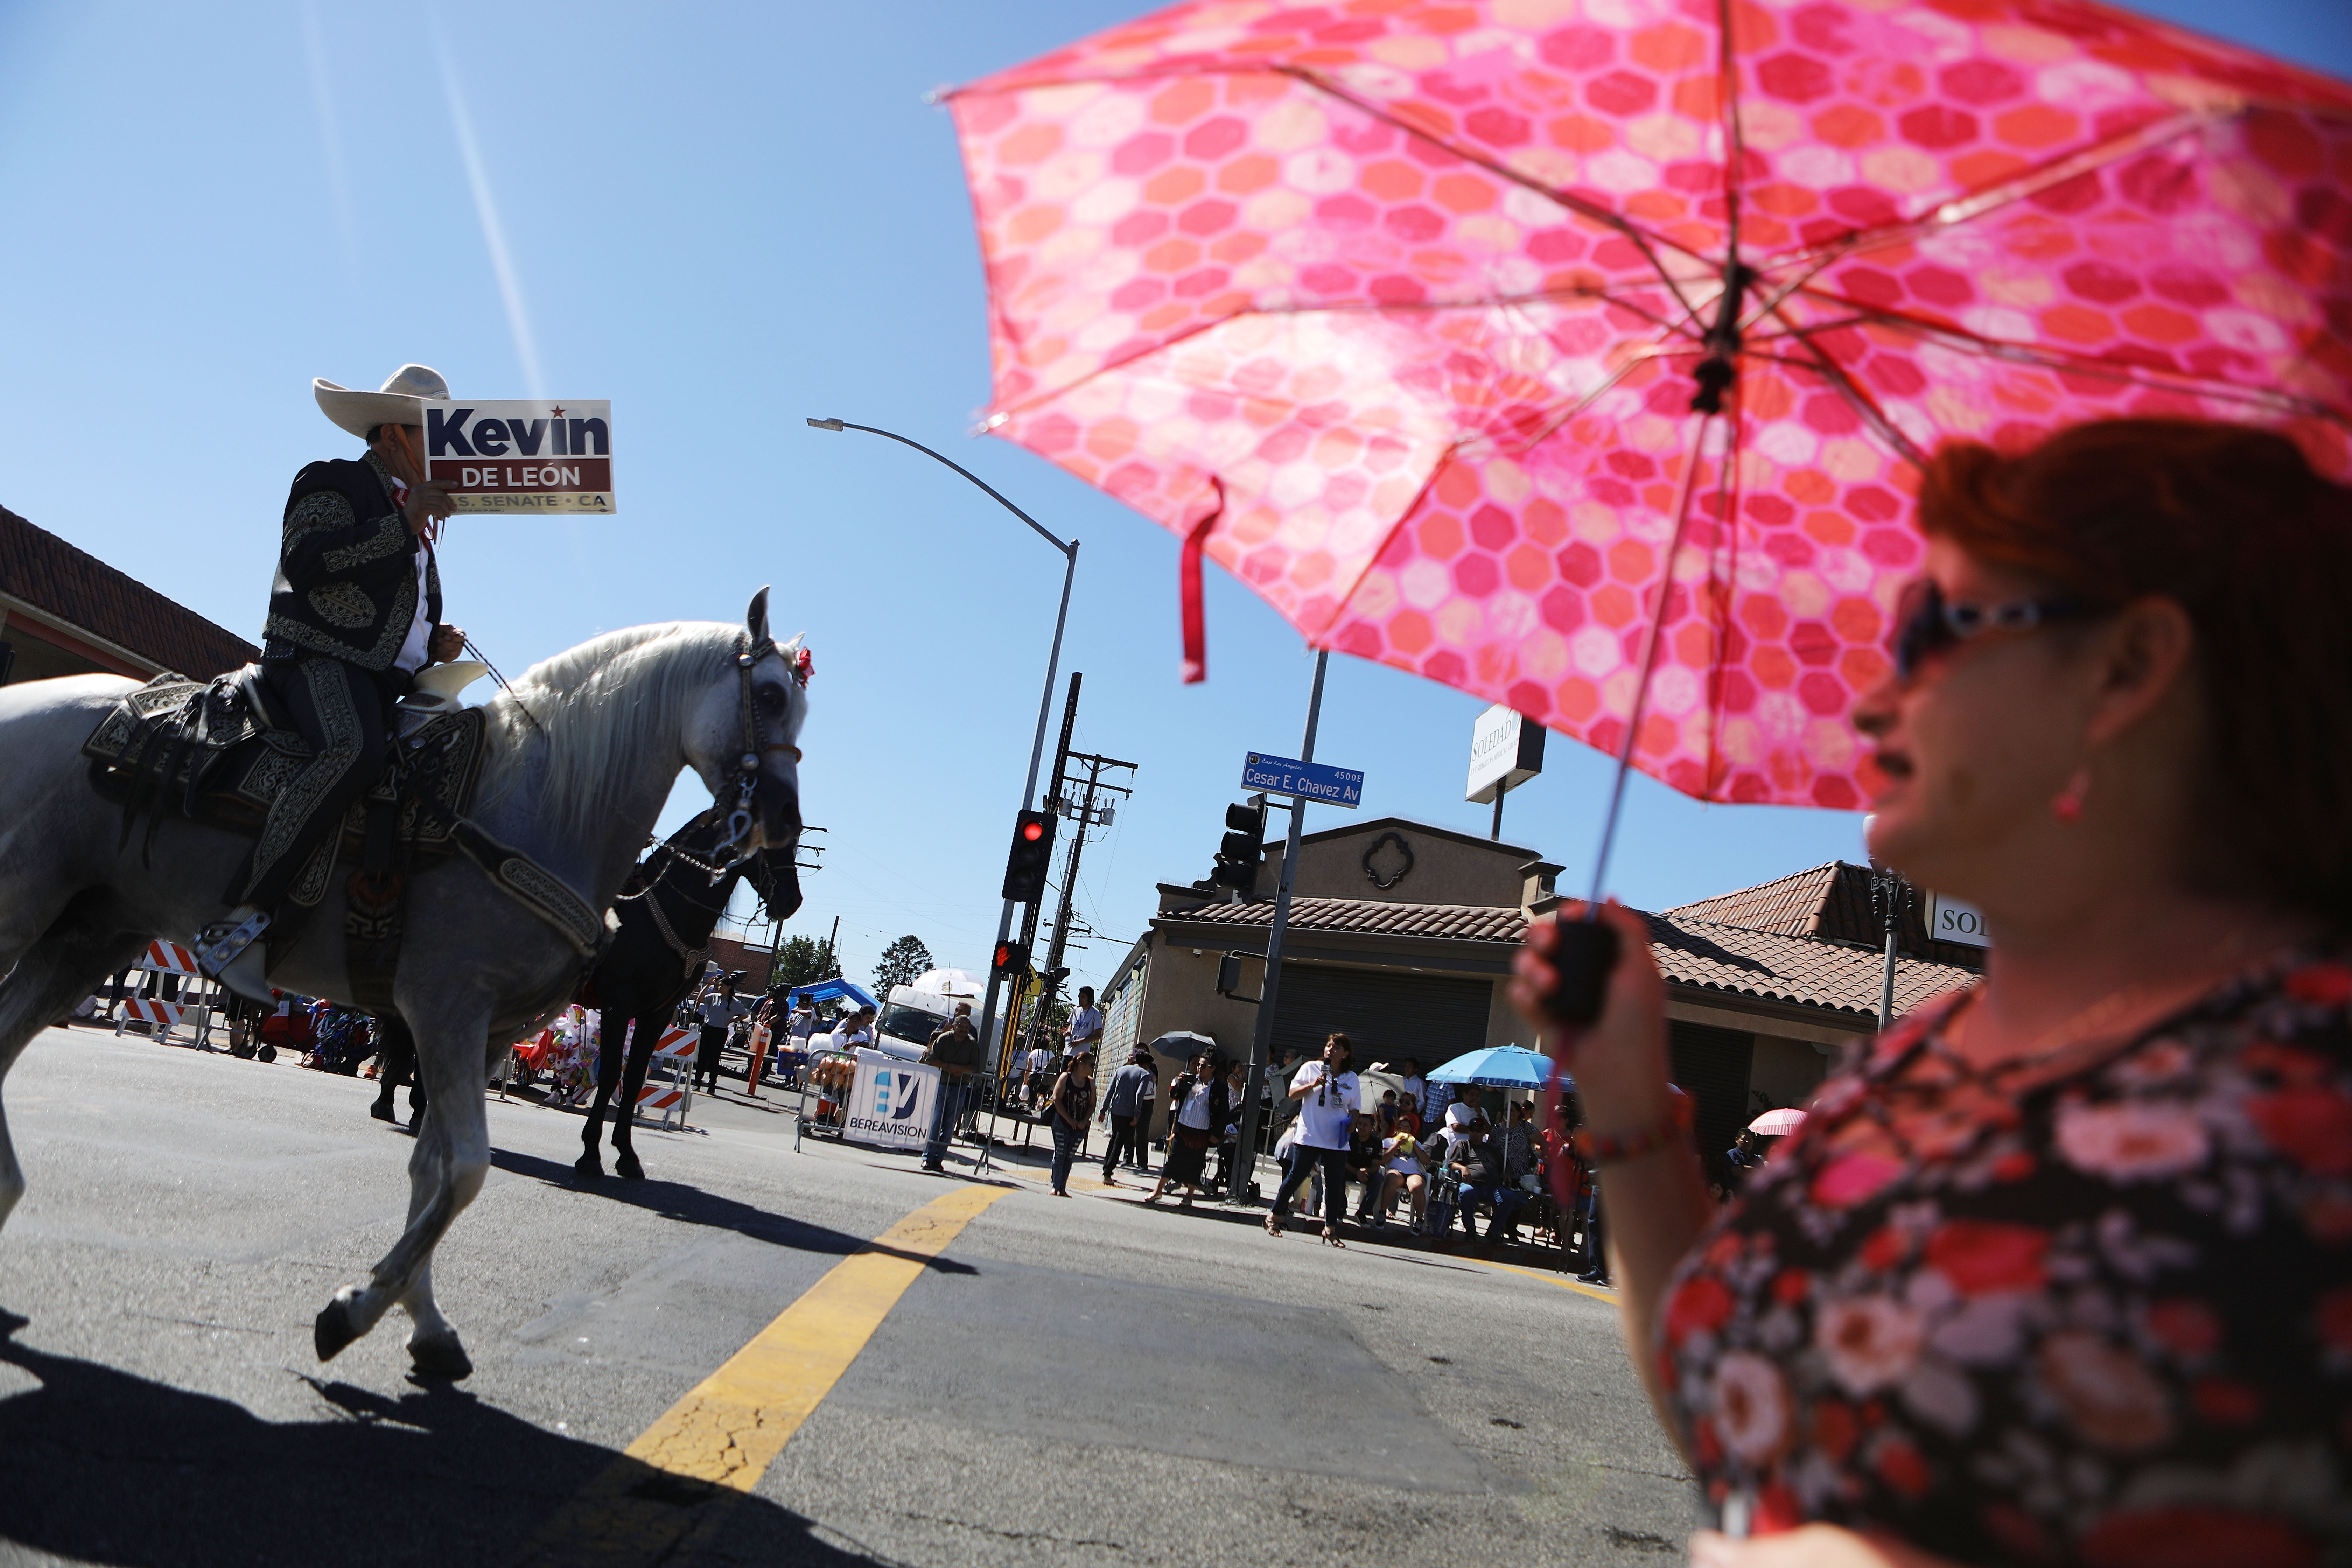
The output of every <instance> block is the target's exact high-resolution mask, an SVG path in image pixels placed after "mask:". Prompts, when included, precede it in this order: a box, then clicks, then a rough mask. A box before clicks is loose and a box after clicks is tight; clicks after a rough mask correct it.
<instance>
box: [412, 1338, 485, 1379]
mask: <svg viewBox="0 0 2352 1568" xmlns="http://www.w3.org/2000/svg"><path fill="white" fill-rule="evenodd" d="M408 1363H409V1365H410V1366H412V1367H414V1368H415V1371H416V1374H417V1375H418V1376H419V1377H447V1378H459V1377H471V1376H473V1375H474V1363H473V1359H472V1358H471V1357H469V1356H468V1355H467V1354H466V1347H465V1346H463V1345H461V1344H459V1343H458V1342H457V1335H455V1334H451V1335H450V1336H449V1337H448V1338H447V1339H446V1340H440V1339H436V1340H411V1341H410V1342H408Z"/></svg>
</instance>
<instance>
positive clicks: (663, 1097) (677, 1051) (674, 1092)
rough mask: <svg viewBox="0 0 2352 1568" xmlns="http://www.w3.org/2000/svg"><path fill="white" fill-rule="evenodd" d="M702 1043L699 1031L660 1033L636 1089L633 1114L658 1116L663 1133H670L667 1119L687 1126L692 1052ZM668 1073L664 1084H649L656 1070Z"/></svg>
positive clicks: (690, 1096) (668, 1031)
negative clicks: (674, 1117) (644, 1080)
mask: <svg viewBox="0 0 2352 1568" xmlns="http://www.w3.org/2000/svg"><path fill="white" fill-rule="evenodd" d="M701 1043H702V1033H701V1031H700V1030H698V1029H686V1028H670V1029H665V1030H663V1031H662V1037H661V1038H660V1039H658V1040H656V1041H655V1042H654V1054H653V1058H652V1059H651V1061H649V1062H648V1063H647V1064H646V1073H647V1080H646V1083H645V1084H644V1085H643V1086H642V1087H641V1088H639V1089H638V1090H637V1103H636V1105H635V1107H634V1108H633V1114H635V1115H638V1116H651V1115H656V1114H658V1115H659V1116H660V1117H661V1126H662V1131H665V1132H667V1131H669V1119H670V1118H671V1117H672V1116H676V1117H677V1124H678V1125H679V1126H680V1127H684V1126H685V1125H686V1113H687V1111H688V1110H690V1109H692V1107H693V1105H694V1079H693V1077H692V1075H693V1072H694V1053H695V1051H696V1049H697V1048H698V1047H699V1046H700V1045H701ZM657 1067H658V1068H667V1069H668V1071H669V1080H668V1081H667V1083H656V1082H654V1081H652V1078H651V1074H652V1071H653V1069H654V1068H657Z"/></svg>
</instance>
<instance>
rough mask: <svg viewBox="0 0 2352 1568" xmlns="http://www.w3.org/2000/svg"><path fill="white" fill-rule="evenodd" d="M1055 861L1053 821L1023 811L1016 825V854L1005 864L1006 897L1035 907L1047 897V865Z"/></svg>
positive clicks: (1042, 813) (1033, 812) (1034, 813)
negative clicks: (1035, 904)
mask: <svg viewBox="0 0 2352 1568" xmlns="http://www.w3.org/2000/svg"><path fill="white" fill-rule="evenodd" d="M1053 858H1054V819H1053V818H1052V817H1050V816H1046V815H1045V813H1044V812H1042V811H1024V812H1023V813H1022V814H1021V815H1020V816H1019V817H1018V818H1017V819H1015V821H1014V822H1013V853H1012V854H1011V855H1010V856H1009V857H1007V858H1006V859H1005V862H1004V897H1006V898H1007V899H1010V900H1012V901H1013V902H1014V903H1016V904H1034V903H1037V902H1039V901H1040V900H1043V899H1044V898H1045V868H1046V863H1047V862H1048V861H1050V860H1052V859H1053Z"/></svg>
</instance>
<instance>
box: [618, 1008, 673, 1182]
mask: <svg viewBox="0 0 2352 1568" xmlns="http://www.w3.org/2000/svg"><path fill="white" fill-rule="evenodd" d="M661 1033H662V1021H661V1020H660V1019H659V1018H656V1017H640V1018H639V1019H638V1020H637V1032H636V1034H635V1037H632V1038H631V1039H630V1041H629V1065H628V1068H627V1070H626V1071H625V1073H624V1074H623V1075H622V1078H621V1103H620V1104H619V1105H618V1106H616V1107H614V1113H613V1169H614V1171H616V1172H618V1173H620V1174H621V1175H622V1176H623V1177H624V1178H625V1179H627V1180H629V1181H632V1182H635V1181H642V1180H644V1179H645V1174H646V1168H645V1167H644V1166H643V1165H641V1164H639V1163H637V1151H636V1148H635V1138H634V1134H635V1131H636V1124H637V1096H638V1094H639V1093H640V1092H642V1091H643V1090H644V1089H645V1087H646V1068H647V1067H649V1066H650V1065H651V1064H652V1062H653V1059H654V1047H656V1046H657V1045H659V1044H661Z"/></svg>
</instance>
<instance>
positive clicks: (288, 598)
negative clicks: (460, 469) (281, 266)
mask: <svg viewBox="0 0 2352 1568" xmlns="http://www.w3.org/2000/svg"><path fill="white" fill-rule="evenodd" d="M311 390H312V392H313V394H314V395H316V396H317V398H318V401H319V407H320V409H321V410H322V411H323V412H324V413H325V414H326V416H327V417H328V418H329V419H331V420H332V421H334V423H335V424H336V425H338V426H341V428H343V429H345V430H348V431H350V432H351V433H352V435H354V436H357V437H360V438H361V439H362V440H364V441H365V442H366V443H367V450H366V452H365V453H364V454H362V456H361V457H360V458H358V459H356V460H346V459H341V458H329V459H326V460H324V461H321V462H316V463H312V464H310V465H309V466H308V467H306V468H303V469H302V471H301V472H300V473H299V474H297V475H295V476H294V488H293V490H292V493H291V494H289V496H288V497H287V500H286V521H285V536H284V538H283V540H282V541H281V542H280V543H279V545H278V576H277V580H276V582H275V583H273V584H271V586H270V594H269V620H268V626H267V627H266V629H265V632H264V640H263V645H262V650H261V660H262V663H261V668H262V680H263V682H264V684H265V685H266V686H267V688H268V696H269V697H270V698H271V699H272V700H274V702H275V705H276V707H277V708H278V710H279V711H280V712H281V713H282V714H283V715H285V717H286V718H288V719H289V720H291V721H292V722H293V724H294V726H295V728H297V729H299V731H301V734H302V738H303V739H304V740H306V741H308V742H310V746H311V748H312V751H313V752H314V755H313V756H312V757H311V759H310V762H309V763H305V764H304V765H303V767H302V768H301V770H300V771H299V773H295V774H294V776H293V777H292V778H290V779H289V780H288V781H287V782H286V784H285V785H284V787H283V788H281V789H280V790H279V791H278V795H276V797H275V798H274V799H272V800H271V802H270V804H269V815H268V819H267V821H265V822H264V823H263V825H262V828H261V835H260V837H258V838H257V840H256V841H255V843H254V846H253V849H252V851H251V852H250V853H249V854H248V855H247V857H246V858H245V861H244V863H243V864H242V865H240V866H239V867H238V868H237V871H236V876H235V877H234V878H233V879H231V881H230V883H229V886H228V889H227V890H226V892H225V893H224V894H223V895H222V899H223V901H224V902H226V903H229V904H233V905H235V906H236V907H235V908H234V909H232V910H230V911H229V914H228V918H227V919H226V920H223V921H215V923H213V924H211V925H208V926H206V927H205V929H204V931H203V932H202V933H201V934H200V935H199V936H198V937H197V938H196V942H195V955H196V964H197V967H198V968H200V969H202V970H203V971H204V973H205V974H207V975H209V976H211V977H212V978H213V979H215V980H218V981H220V982H221V983H222V984H226V985H227V986H228V987H229V988H230V989H232V990H235V991H239V992H242V993H244V994H246V995H248V996H267V995H268V982H267V981H266V979H265V978H264V969H265V951H266V948H267V945H268V944H266V943H259V944H257V942H256V939H257V938H258V937H260V936H261V935H262V933H263V932H265V931H268V930H269V929H270V927H271V924H272V922H273V921H286V922H287V923H289V924H290V923H291V921H288V916H287V910H288V900H289V896H290V897H291V899H292V902H293V905H294V906H296V907H297V908H298V909H299V910H308V909H309V908H310V907H312V906H315V905H316V904H317V903H318V901H319V900H320V898H321V897H322V896H323V895H324V893H325V890H326V887H325V884H326V876H327V872H328V871H329V869H330V868H331V866H332V864H333V858H334V839H333V837H332V836H333V835H334V834H335V832H336V831H337V829H338V826H339V825H340V824H341V822H342V820H343V815H344V813H345V812H346V811H348V810H349V809H350V807H351V805H352V802H353V801H355V800H357V799H358V798H359V797H360V795H362V794H364V793H365V792H366V791H367V790H368V789H369V788H370V787H371V786H372V785H373V784H374V783H375V782H376V780H377V779H378V778H380V777H382V776H383V765H384V753H385V751H386V748H387V746H388V744H389V735H390V731H391V708H392V705H393V704H394V702H396V701H398V700H400V699H401V698H402V697H403V696H404V695H405V694H406V693H407V691H408V689H409V688H410V685H411V683H412V681H413V680H414V678H415V673H416V671H418V670H419V669H422V668H425V666H426V665H429V664H438V663H441V662H443V661H445V660H447V659H452V658H457V655H458V654H459V653H460V652H462V651H463V650H464V648H465V644H466V634H465V633H464V632H463V631H461V630H459V629H458V628H457V627H456V626H444V625H442V624H441V575H440V573H439V571H438V569H437V568H436V564H435V562H434V556H433V542H434V540H435V538H436V536H437V535H438V533H439V529H438V527H437V526H436V524H437V523H438V522H439V521H441V520H442V519H444V518H446V517H447V516H449V514H450V512H451V511H452V510H453V508H452V507H451V505H450V500H449V495H448V492H447V491H446V490H444V489H442V488H441V487H440V486H438V485H436V484H434V483H433V482H432V481H431V479H429V478H428V477H427V470H426V468H425V416H424V405H425V403H426V402H427V401H433V402H440V401H446V399H447V398H448V396H449V385H448V383H446V382H445V381H443V380H442V379H441V376H440V374H439V373H438V372H436V371H433V370H429V369H427V368H426V367H425V366H424V365H421V364H408V365H403V366H401V367H400V369H399V370H397V371H395V372H394V373H393V374H392V376H391V378H390V379H389V380H387V381H386V382H385V383H384V384H383V388H382V390H380V391H376V392H357V391H352V390H349V389H347V388H344V387H341V386H337V385H336V384H334V383H332V382H331V381H325V380H320V381H316V382H313V383H312V384H311ZM298 880H299V886H298ZM295 918H297V919H299V914H298V915H297V916H296V917H295Z"/></svg>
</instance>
